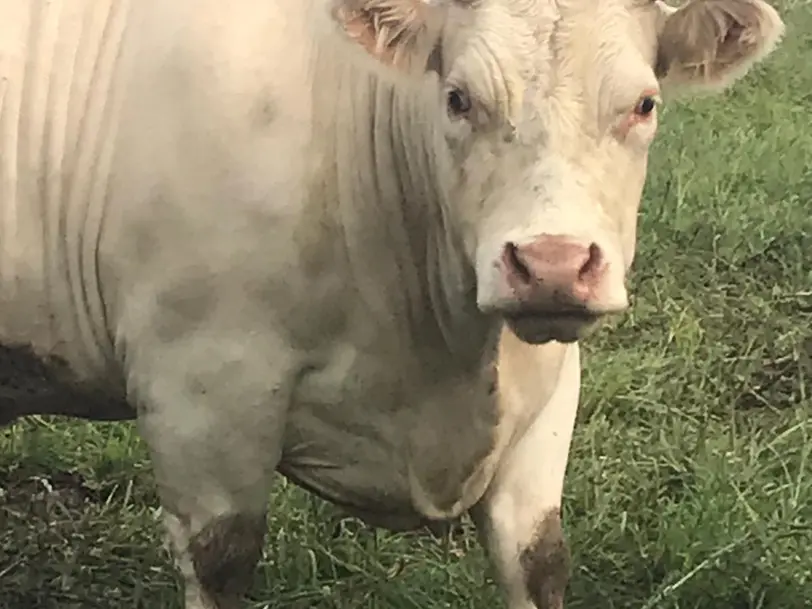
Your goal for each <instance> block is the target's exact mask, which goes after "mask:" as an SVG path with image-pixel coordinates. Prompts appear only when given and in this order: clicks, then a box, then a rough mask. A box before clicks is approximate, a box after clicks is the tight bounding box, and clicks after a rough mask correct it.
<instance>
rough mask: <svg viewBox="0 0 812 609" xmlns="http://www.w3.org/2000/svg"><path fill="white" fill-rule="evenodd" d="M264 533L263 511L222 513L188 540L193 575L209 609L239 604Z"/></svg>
mask: <svg viewBox="0 0 812 609" xmlns="http://www.w3.org/2000/svg"><path fill="white" fill-rule="evenodd" d="M264 536H265V518H264V515H257V514H226V515H223V516H220V517H218V518H215V519H214V520H212V521H211V522H209V523H208V524H207V525H206V526H204V527H203V528H202V529H201V530H200V531H199V532H198V533H197V534H195V535H194V536H192V538H191V539H190V540H189V554H190V558H191V560H192V564H193V565H194V575H195V579H196V580H197V584H198V586H199V587H200V590H201V592H202V593H203V595H204V596H205V597H207V598H208V599H210V602H211V604H212V605H213V607H212V609H235V608H236V607H237V606H238V605H239V603H240V599H241V598H242V596H243V595H244V594H246V593H247V592H248V589H249V588H250V586H251V581H252V579H253V575H254V569H255V568H256V565H257V562H258V561H259V558H260V556H261V555H262V543H263V539H264Z"/></svg>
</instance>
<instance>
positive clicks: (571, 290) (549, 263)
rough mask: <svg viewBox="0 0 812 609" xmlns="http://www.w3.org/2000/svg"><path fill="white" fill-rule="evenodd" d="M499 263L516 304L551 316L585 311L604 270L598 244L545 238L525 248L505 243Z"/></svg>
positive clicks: (542, 237) (563, 237)
mask: <svg viewBox="0 0 812 609" xmlns="http://www.w3.org/2000/svg"><path fill="white" fill-rule="evenodd" d="M502 261H503V265H504V266H503V268H504V272H505V274H506V279H507V282H508V285H509V286H510V287H511V288H512V289H513V291H514V293H515V295H516V297H517V299H518V301H519V303H520V304H521V305H523V306H530V307H532V308H534V309H540V310H549V311H551V312H555V311H559V310H562V309H563V310H572V309H577V310H588V309H589V308H590V303H591V301H592V300H593V299H594V297H595V293H596V292H597V291H598V287H599V286H600V283H601V280H602V279H603V276H604V275H605V274H606V267H607V265H606V262H605V260H604V258H603V254H602V252H601V249H600V247H598V245H597V244H595V243H592V244H588V245H584V244H583V243H581V242H579V241H575V240H574V239H572V238H569V237H565V236H563V235H546V234H545V235H539V236H538V237H537V238H536V239H535V240H534V241H533V242H531V243H527V244H525V245H515V244H513V243H508V244H507V245H506V246H505V249H504V252H503V254H502Z"/></svg>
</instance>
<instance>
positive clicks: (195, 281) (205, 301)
mask: <svg viewBox="0 0 812 609" xmlns="http://www.w3.org/2000/svg"><path fill="white" fill-rule="evenodd" d="M189 273H190V276H189V277H187V278H186V279H184V280H183V281H180V282H178V283H175V284H173V285H171V286H169V287H168V288H167V289H165V290H164V291H162V292H160V293H159V294H158V297H157V307H156V319H155V332H156V334H157V336H158V338H159V339H160V340H162V341H163V342H167V343H169V342H172V341H175V340H177V339H179V338H181V337H183V336H185V335H186V334H187V333H188V332H191V331H192V330H194V329H196V328H197V327H198V326H199V325H200V324H201V323H203V322H204V321H206V319H208V317H209V314H210V313H211V311H212V309H214V307H215V306H216V304H217V295H216V292H215V291H214V290H213V288H212V286H211V283H210V282H209V280H208V277H207V276H206V274H205V273H204V272H200V271H199V270H196V269H190V271H189Z"/></svg>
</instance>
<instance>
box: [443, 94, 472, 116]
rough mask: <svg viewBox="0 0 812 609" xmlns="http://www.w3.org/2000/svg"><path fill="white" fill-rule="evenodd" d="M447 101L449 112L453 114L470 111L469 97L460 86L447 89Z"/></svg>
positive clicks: (463, 113)
mask: <svg viewBox="0 0 812 609" xmlns="http://www.w3.org/2000/svg"><path fill="white" fill-rule="evenodd" d="M447 103H448V111H449V113H451V114H452V115H454V116H463V115H465V114H468V112H470V111H471V98H470V96H469V95H468V93H466V92H465V91H463V90H462V89H460V88H457V87H454V88H453V89H449V91H448V96H447Z"/></svg>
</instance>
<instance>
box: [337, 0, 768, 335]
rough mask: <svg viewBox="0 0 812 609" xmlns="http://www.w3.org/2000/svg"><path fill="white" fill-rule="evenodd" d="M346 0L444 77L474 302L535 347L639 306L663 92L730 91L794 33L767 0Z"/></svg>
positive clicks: (387, 49)
mask: <svg viewBox="0 0 812 609" xmlns="http://www.w3.org/2000/svg"><path fill="white" fill-rule="evenodd" d="M345 1H346V2H349V3H353V4H355V5H359V3H360V5H363V6H360V5H359V6H360V8H359V6H356V9H359V10H356V11H355V12H354V13H353V14H354V15H359V14H364V15H367V17H368V18H367V21H366V22H365V23H367V24H368V25H369V27H368V28H366V29H365V28H363V27H362V28H360V30H358V29H357V30H356V33H357V32H359V31H360V32H361V35H360V36H359V35H356V37H357V38H359V39H361V40H362V41H364V40H366V43H365V44H367V47H368V49H369V50H370V52H372V53H375V54H378V55H379V56H380V57H381V58H382V59H384V60H388V61H391V62H393V63H401V64H403V65H408V66H410V67H411V68H414V66H415V65H417V66H418V67H420V68H422V67H423V66H425V67H426V69H428V70H435V71H436V72H437V73H438V74H439V76H440V82H441V85H442V87H441V91H442V92H441V95H440V96H439V99H438V104H439V107H438V113H440V114H441V116H442V120H441V125H442V129H444V130H445V134H446V138H445V139H446V141H447V143H448V147H449V150H450V153H451V156H452V158H453V161H454V162H453V163H452V165H453V166H454V168H455V171H456V172H457V174H456V175H455V176H454V179H453V183H452V186H451V187H450V188H451V193H452V196H451V202H450V204H451V206H452V209H451V213H452V214H453V217H454V218H455V221H456V225H457V226H458V228H459V231H460V236H461V239H462V242H463V243H464V246H465V249H466V252H467V254H468V256H469V258H470V261H471V263H472V265H473V266H474V267H475V270H476V277H477V304H478V306H479V308H480V309H481V310H482V311H484V312H497V313H499V314H501V315H502V316H504V317H505V319H507V321H508V322H509V323H510V325H511V326H512V328H513V330H514V331H515V332H516V334H517V335H518V336H519V337H520V338H522V339H524V340H526V341H528V342H533V343H537V342H545V341H549V340H559V341H572V340H576V339H578V338H579V337H580V336H582V335H583V334H584V333H585V331H586V330H587V329H588V328H590V327H591V326H592V325H594V322H595V321H597V320H598V319H600V318H601V317H602V316H604V315H606V314H608V313H613V312H620V311H622V310H624V309H625V308H626V307H627V306H628V295H627V291H626V286H625V280H626V274H627V272H628V270H629V267H630V265H631V263H632V259H633V257H634V252H635V240H636V227H637V213H638V208H639V204H640V198H641V192H642V188H643V184H644V181H645V175H646V162H647V155H648V149H649V146H650V144H651V142H652V140H653V139H654V137H655V134H656V131H657V121H658V117H657V115H658V107H659V105H660V103H661V97H662V96H663V94H668V93H670V92H679V91H680V90H687V89H705V90H720V89H722V88H724V87H725V86H727V85H728V84H730V83H731V82H732V81H733V80H734V79H735V78H737V77H739V76H741V75H743V74H744V73H745V72H746V71H747V70H748V69H749V68H750V66H751V65H752V64H753V63H754V62H755V61H756V60H758V59H760V58H762V57H764V56H765V55H767V54H768V53H769V52H770V51H771V50H772V48H773V47H774V45H775V43H776V41H777V40H778V38H779V37H780V35H781V33H782V31H783V24H782V22H781V20H780V18H779V16H778V14H777V13H776V12H775V10H773V9H772V8H771V7H770V6H769V5H767V4H766V3H764V2H762V1H761V0H692V1H691V2H689V3H688V4H686V5H684V6H683V7H681V8H679V9H674V8H671V7H668V6H667V5H665V4H663V3H661V2H659V1H651V0H447V1H446V2H444V3H434V4H425V3H423V2H421V1H420V0H355V1H354V2H351V0H345ZM355 25H356V26H357V25H358V22H355ZM433 32H436V34H433ZM421 36H422V37H423V38H425V37H431V36H434V37H435V40H436V43H435V44H434V46H431V47H426V45H421V44H417V41H419V40H420V39H421ZM427 48H429V52H425V50H426V49H427ZM418 49H423V51H422V52H421V51H418Z"/></svg>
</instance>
